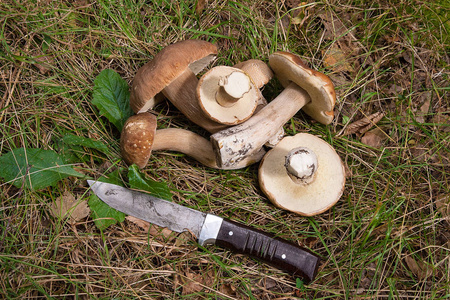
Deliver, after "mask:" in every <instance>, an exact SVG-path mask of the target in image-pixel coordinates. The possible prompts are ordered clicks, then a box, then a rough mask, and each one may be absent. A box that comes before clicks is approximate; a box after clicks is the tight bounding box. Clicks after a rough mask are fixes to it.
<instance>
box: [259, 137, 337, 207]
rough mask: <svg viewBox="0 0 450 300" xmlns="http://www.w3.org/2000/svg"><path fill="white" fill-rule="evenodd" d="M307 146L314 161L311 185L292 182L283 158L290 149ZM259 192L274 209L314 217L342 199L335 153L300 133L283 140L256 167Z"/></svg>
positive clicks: (325, 144) (327, 146) (322, 143)
mask: <svg viewBox="0 0 450 300" xmlns="http://www.w3.org/2000/svg"><path fill="white" fill-rule="evenodd" d="M298 147H306V148H308V149H309V150H310V151H312V152H313V153H314V154H315V156H316V158H317V170H316V171H315V172H314V176H313V177H314V178H313V180H312V181H311V182H310V183H307V184H302V183H298V182H296V181H294V180H292V179H291V177H290V176H289V174H288V171H287V170H286V166H285V162H286V156H288V155H289V153H290V152H291V150H292V149H295V148H298ZM258 176H259V184H260V187H261V189H262V191H263V192H264V193H265V194H266V195H267V197H268V198H269V199H270V201H271V202H272V203H273V204H274V205H276V206H277V207H280V208H283V209H286V210H289V211H292V212H295V213H297V214H300V215H304V216H313V215H317V214H320V213H322V212H324V211H326V210H328V209H330V208H331V207H332V206H333V205H334V204H335V203H336V202H337V201H338V200H339V198H340V197H341V195H342V193H343V190H344V184H345V171H344V166H343V164H342V161H341V159H340V158H339V156H338V154H337V153H336V151H335V150H334V149H333V148H332V147H331V146H330V145H329V144H328V143H326V142H325V141H324V140H322V139H320V138H318V137H316V136H314V135H311V134H308V133H299V134H296V135H295V136H288V137H285V138H283V139H282V140H281V141H280V142H279V143H278V145H277V146H276V147H274V148H273V149H272V150H270V151H269V152H267V154H266V155H265V156H264V158H263V160H262V162H261V165H260V168H259V175H258Z"/></svg>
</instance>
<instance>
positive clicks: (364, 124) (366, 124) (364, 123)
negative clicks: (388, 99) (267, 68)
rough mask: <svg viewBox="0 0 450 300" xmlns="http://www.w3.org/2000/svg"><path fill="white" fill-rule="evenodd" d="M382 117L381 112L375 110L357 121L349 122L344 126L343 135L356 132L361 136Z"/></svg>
mask: <svg viewBox="0 0 450 300" xmlns="http://www.w3.org/2000/svg"><path fill="white" fill-rule="evenodd" d="M383 117H384V114H383V113H381V112H376V113H374V114H371V115H369V116H367V117H364V118H362V119H360V120H358V121H355V122H353V123H350V124H349V125H348V126H347V127H346V128H345V131H344V135H350V134H356V135H358V136H361V135H363V134H364V133H366V132H367V131H369V130H370V129H371V128H372V127H373V126H375V125H376V124H377V123H378V122H379V121H380V120H381V119H382V118H383Z"/></svg>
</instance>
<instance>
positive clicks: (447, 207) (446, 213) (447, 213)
mask: <svg viewBox="0 0 450 300" xmlns="http://www.w3.org/2000/svg"><path fill="white" fill-rule="evenodd" d="M434 203H435V204H436V208H437V210H438V212H440V213H441V215H442V217H444V218H446V219H450V196H449V195H441V196H438V197H437V199H436V201H435V202H434Z"/></svg>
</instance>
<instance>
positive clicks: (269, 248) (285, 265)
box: [215, 219, 320, 283]
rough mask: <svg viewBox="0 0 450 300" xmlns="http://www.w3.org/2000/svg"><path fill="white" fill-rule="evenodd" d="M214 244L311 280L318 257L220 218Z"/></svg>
mask: <svg viewBox="0 0 450 300" xmlns="http://www.w3.org/2000/svg"><path fill="white" fill-rule="evenodd" d="M215 244H216V245H218V246H220V247H223V248H227V249H229V250H232V251H235V252H237V253H241V254H247V255H249V256H252V257H254V258H257V259H259V260H262V261H264V262H266V263H268V264H270V265H272V266H274V267H276V268H278V269H280V270H284V271H286V272H288V273H290V274H292V275H294V276H298V277H301V278H302V279H303V281H304V282H305V283H309V282H311V281H312V280H314V278H315V276H316V274H317V270H318V268H319V263H320V258H319V256H317V255H316V254H314V253H312V252H311V251H309V250H307V249H305V248H302V247H300V246H297V245H295V244H293V243H290V242H288V241H286V240H283V239H281V238H277V237H275V236H273V235H270V234H267V233H265V232H263V231H260V230H257V229H255V228H251V227H248V226H246V225H243V224H240V223H236V222H233V221H231V220H227V219H224V220H223V222H222V226H221V227H220V229H219V233H218V235H217V238H216V242H215Z"/></svg>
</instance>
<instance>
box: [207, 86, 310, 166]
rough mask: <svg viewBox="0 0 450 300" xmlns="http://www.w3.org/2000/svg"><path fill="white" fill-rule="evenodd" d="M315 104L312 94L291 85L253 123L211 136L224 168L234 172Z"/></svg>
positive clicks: (220, 164) (248, 122) (219, 161)
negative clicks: (237, 163) (293, 118)
mask: <svg viewBox="0 0 450 300" xmlns="http://www.w3.org/2000/svg"><path fill="white" fill-rule="evenodd" d="M310 101H311V98H310V96H309V95H308V93H307V92H306V91H305V90H303V89H302V88H300V87H299V86H298V85H297V84H295V83H291V84H289V85H288V86H287V87H286V88H285V89H284V90H283V92H281V93H280V94H279V95H278V97H276V98H275V99H274V100H273V101H271V102H270V103H269V104H267V105H266V106H265V107H264V108H262V109H261V110H260V111H259V112H258V113H256V114H255V115H254V116H252V117H251V118H250V119H248V120H247V121H245V122H244V123H241V124H239V125H237V126H233V127H230V128H227V129H225V130H222V131H219V132H217V133H215V134H213V135H212V136H211V142H212V144H213V147H214V151H215V152H216V157H217V165H218V166H219V167H220V168H234V167H233V166H234V165H235V164H236V162H237V161H240V160H244V159H246V158H247V157H248V156H252V155H254V153H255V152H258V151H261V149H262V147H263V145H264V144H265V143H266V142H267V141H268V140H269V139H271V138H272V137H273V136H274V135H275V134H276V133H277V132H278V131H279V129H280V128H281V127H283V125H284V124H285V123H286V122H287V121H289V119H291V118H292V117H293V116H294V115H295V114H296V113H297V112H298V111H299V110H300V109H301V108H302V107H303V106H304V105H306V104H308V103H309V102H310Z"/></svg>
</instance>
